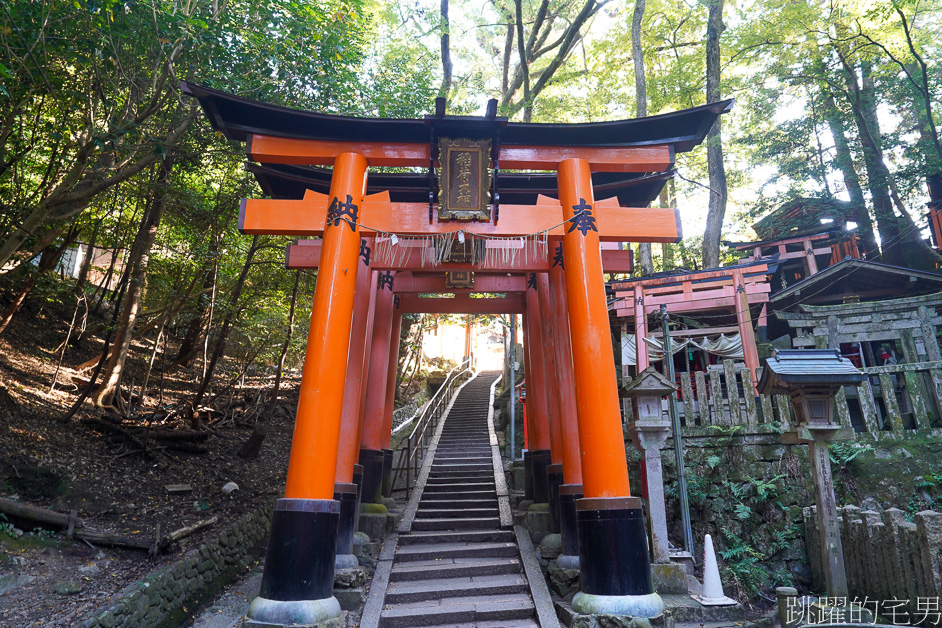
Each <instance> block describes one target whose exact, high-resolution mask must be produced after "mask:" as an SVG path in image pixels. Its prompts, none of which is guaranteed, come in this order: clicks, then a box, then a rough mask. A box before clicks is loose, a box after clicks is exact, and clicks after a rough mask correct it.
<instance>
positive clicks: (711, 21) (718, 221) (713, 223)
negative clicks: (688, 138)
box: [703, 0, 727, 268]
mask: <svg viewBox="0 0 942 628" xmlns="http://www.w3.org/2000/svg"><path fill="white" fill-rule="evenodd" d="M724 30H726V26H725V25H724V24H723V0H711V1H710V12H709V17H708V21H707V39H706V101H707V103H711V102H716V101H718V100H719V99H720V36H721V35H722V34H723V31H724ZM707 167H708V170H709V173H710V204H709V210H708V212H707V221H706V229H705V230H704V232H703V267H704V268H716V267H717V266H719V265H720V238H721V237H722V234H723V218H724V217H725V216H726V196H727V191H726V168H725V167H724V166H723V143H722V139H721V126H720V118H717V119H716V122H714V123H713V126H712V127H710V131H709V132H708V133H707Z"/></svg>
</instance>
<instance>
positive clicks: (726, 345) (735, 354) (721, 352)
mask: <svg viewBox="0 0 942 628" xmlns="http://www.w3.org/2000/svg"><path fill="white" fill-rule="evenodd" d="M636 342H637V341H636V339H635V335H634V334H622V336H621V363H622V366H635V365H636V364H637V350H636V346H635V343H636ZM644 342H645V343H647V345H648V358H649V359H650V360H651V362H657V361H658V360H662V359H664V344H663V343H662V342H661V341H660V340H658V339H657V338H645V339H644ZM691 346H692V347H695V348H697V349H703V350H704V351H706V352H707V353H712V354H714V355H718V356H720V357H721V358H728V359H736V358H738V359H740V360H741V359H743V352H742V338H740V337H739V333H738V332H736V333H732V334H729V335H726V334H720V335H719V336H703V337H701V338H699V339H698V338H671V353H674V354H677V353H680V352H681V351H683V350H685V349H687V348H688V347H691Z"/></svg>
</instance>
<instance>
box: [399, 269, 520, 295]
mask: <svg viewBox="0 0 942 628" xmlns="http://www.w3.org/2000/svg"><path fill="white" fill-rule="evenodd" d="M526 290H527V277H526V275H522V274H520V275H510V276H508V275H506V274H503V275H484V274H481V273H475V275H474V287H473V288H449V287H447V286H446V285H445V276H444V275H441V274H440V275H414V274H412V273H408V272H403V273H397V274H396V280H395V282H394V283H393V291H395V292H397V293H414V294H435V293H442V294H445V293H454V294H466V293H470V292H491V293H508V292H526Z"/></svg>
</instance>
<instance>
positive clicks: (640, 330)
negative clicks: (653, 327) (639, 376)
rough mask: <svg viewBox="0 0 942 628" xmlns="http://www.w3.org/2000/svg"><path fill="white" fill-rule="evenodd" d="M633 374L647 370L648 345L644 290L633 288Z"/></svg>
mask: <svg viewBox="0 0 942 628" xmlns="http://www.w3.org/2000/svg"><path fill="white" fill-rule="evenodd" d="M634 301H635V303H634V305H635V373H640V372H641V371H643V370H644V369H646V368H648V364H649V360H648V344H647V343H646V342H645V341H644V338H645V337H646V336H647V335H648V317H647V314H645V312H644V288H642V287H641V286H635V296H634Z"/></svg>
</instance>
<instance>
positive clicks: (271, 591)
mask: <svg viewBox="0 0 942 628" xmlns="http://www.w3.org/2000/svg"><path fill="white" fill-rule="evenodd" d="M339 522H340V503H339V502H337V501H335V500H332V499H279V500H278V501H276V502H275V511H274V513H273V514H272V517H271V536H270V537H269V540H268V553H267V554H266V555H265V569H264V571H263V572H262V586H261V590H260V591H259V596H260V597H263V598H265V599H268V600H277V601H279V602H295V601H300V600H322V599H325V598H329V597H333V594H334V555H335V553H336V551H337V528H338V524H339Z"/></svg>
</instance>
